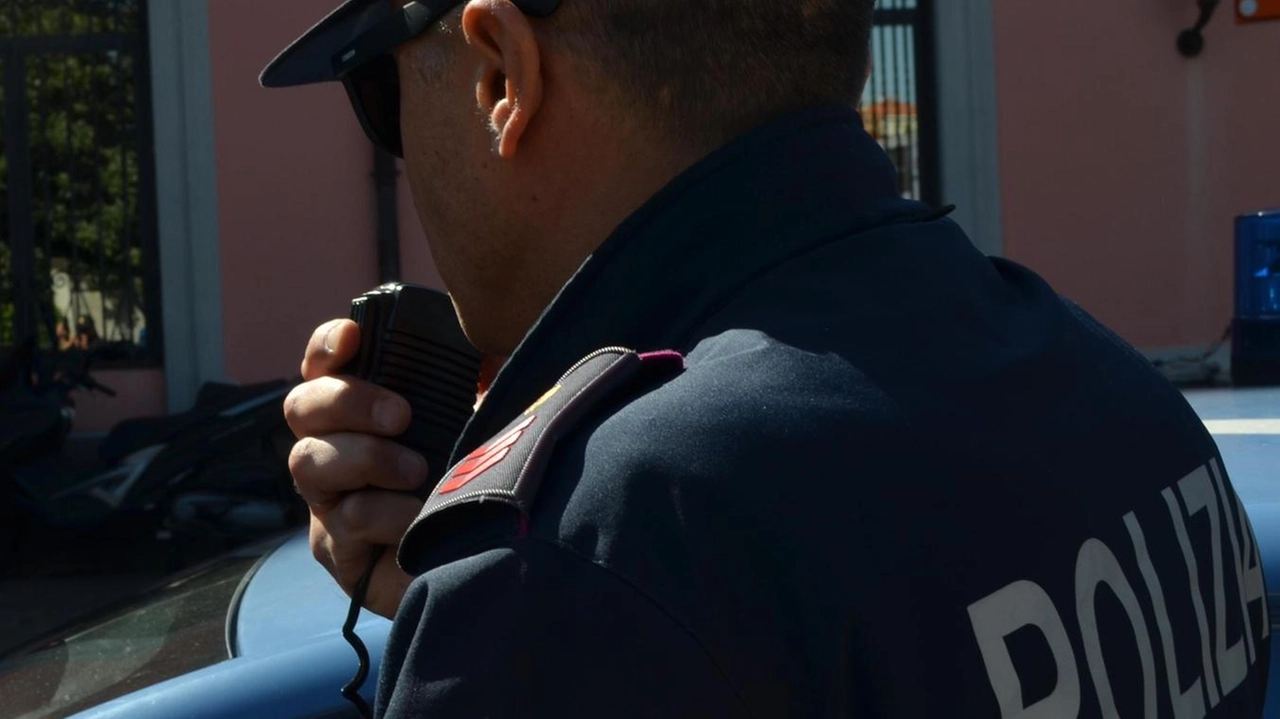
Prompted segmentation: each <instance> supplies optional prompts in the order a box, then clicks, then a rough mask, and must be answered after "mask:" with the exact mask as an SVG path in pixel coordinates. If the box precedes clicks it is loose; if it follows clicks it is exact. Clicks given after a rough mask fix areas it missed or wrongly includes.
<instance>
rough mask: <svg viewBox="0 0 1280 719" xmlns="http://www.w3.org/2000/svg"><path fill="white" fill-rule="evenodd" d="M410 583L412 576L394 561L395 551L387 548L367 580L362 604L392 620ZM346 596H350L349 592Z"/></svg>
mask: <svg viewBox="0 0 1280 719" xmlns="http://www.w3.org/2000/svg"><path fill="white" fill-rule="evenodd" d="M357 581H358V580H357ZM411 584H413V577H411V576H409V575H408V574H405V571H404V570H403V569H401V568H400V565H399V564H397V563H396V553H395V552H394V551H392V550H388V551H386V552H384V553H383V555H382V557H381V558H379V559H378V567H377V569H375V570H374V572H373V577H372V578H371V579H370V580H369V590H368V592H366V593H365V596H364V606H365V608H366V609H368V610H369V611H371V612H373V613H374V614H377V615H379V616H382V617H386V618H387V619H392V620H394V619H395V618H396V612H397V611H398V610H399V609H400V602H402V601H403V600H404V595H405V594H406V593H407V592H408V591H409V585H411ZM353 590H354V585H353ZM347 596H351V595H350V593H348V595H347Z"/></svg>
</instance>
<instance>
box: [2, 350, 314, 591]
mask: <svg viewBox="0 0 1280 719" xmlns="http://www.w3.org/2000/svg"><path fill="white" fill-rule="evenodd" d="M97 356H98V353H96V352H95V351H93V350H91V351H89V353H87V355H86V356H85V359H84V361H83V363H82V364H80V365H79V366H73V367H72V369H70V370H66V369H64V370H62V371H61V372H58V373H56V374H55V375H54V376H56V377H57V379H56V380H54V381H50V380H45V381H44V382H37V383H34V384H31V383H28V387H27V388H26V389H25V391H24V390H23V389H22V388H21V386H20V385H22V384H24V383H23V382H22V381H19V382H17V383H16V384H17V385H18V386H17V387H15V386H14V384H15V383H13V382H11V383H10V384H11V386H10V388H9V389H8V390H4V389H0V480H3V484H4V485H5V488H6V490H7V491H8V492H9V493H11V495H12V497H11V498H12V501H11V502H5V504H8V505H10V506H13V507H16V508H17V511H18V512H20V513H21V515H22V517H23V518H26V519H32V520H34V521H36V522H38V523H39V524H41V525H44V526H46V527H49V528H53V529H56V530H58V531H60V532H61V531H74V532H84V531H88V530H105V531H109V532H112V533H114V534H120V533H122V532H125V533H128V534H129V535H131V536H135V537H139V538H141V539H151V538H154V539H158V540H160V541H163V542H166V543H168V546H169V548H170V549H169V552H168V555H169V563H170V565H185V564H189V563H191V562H193V561H197V560H199V559H202V558H204V557H205V556H207V555H209V554H211V553H215V552H218V551H222V550H224V549H226V548H227V547H229V546H233V545H235V544H238V543H240V542H242V541H245V540H249V539H253V538H256V537H260V536H263V535H265V534H270V533H274V532H278V531H280V530H282V529H285V528H287V527H289V526H292V525H294V524H297V523H300V522H301V521H302V519H303V518H304V517H305V516H306V509H305V506H304V505H302V503H301V502H300V500H299V499H298V498H297V496H296V494H295V493H294V492H293V489H292V482H291V480H290V478H289V474H288V467H287V456H288V450H289V446H290V445H291V443H292V442H291V440H292V437H291V435H290V434H289V431H288V428H287V426H286V425H285V423H284V419H283V413H282V412H281V409H280V405H281V403H282V402H283V400H284V397H285V396H286V395H287V394H288V392H289V390H290V389H291V387H292V384H291V383H290V382H288V381H285V380H279V381H274V382H268V383H264V384H258V385H252V386H244V387H240V386H235V385H226V384H208V385H205V386H204V387H203V388H201V390H200V393H199V395H198V397H197V400H196V404H195V406H194V407H193V408H192V409H191V410H189V411H187V412H184V413H181V414H175V415H169V416H166V417H157V418H148V419H137V420H127V421H125V422H122V423H121V424H119V425H117V426H116V427H115V428H114V429H113V430H112V431H111V432H110V433H109V434H108V435H107V437H106V438H105V439H104V440H103V441H102V442H101V444H100V445H99V448H98V457H97V458H96V462H93V463H92V465H93V466H91V467H89V468H88V469H87V470H86V469H83V468H80V469H77V468H73V467H72V466H71V464H70V463H69V462H68V458H67V457H66V456H65V453H64V452H63V451H62V449H63V446H64V444H65V440H66V437H67V433H68V432H69V430H70V426H71V421H72V420H73V419H74V404H73V402H72V399H71V390H72V389H75V388H82V389H83V388H92V389H95V390H97V391H107V392H110V390H109V389H108V388H104V387H103V386H102V385H100V384H99V383H97V381H96V380H94V379H93V377H92V374H91V372H90V369H91V366H92V364H93V361H94V360H95V359H96V357H97ZM18 374H19V377H20V379H21V378H25V377H29V376H31V375H30V373H28V372H19V373H18ZM55 416H56V417H57V419H56V420H55V419H53V418H54V417H55ZM0 501H3V498H2V497H0ZM3 531H5V530H4V529H3V528H0V532H3ZM0 550H3V546H0ZM170 568H172V566H171V567H170Z"/></svg>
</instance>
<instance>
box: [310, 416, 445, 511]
mask: <svg viewBox="0 0 1280 719" xmlns="http://www.w3.org/2000/svg"><path fill="white" fill-rule="evenodd" d="M427 469H428V468H427V461H426V460H425V459H423V457H422V455H420V454H418V453H417V452H414V451H413V450H411V449H408V448H407V447H403V446H401V445H399V444H397V443H395V442H392V441H391V440H388V439H381V438H378V437H372V436H370V435H367V434H335V435H328V436H325V437H308V438H305V439H303V440H301V441H299V442H298V443H297V444H295V445H294V446H293V451H292V452H290V453H289V472H290V473H291V474H292V475H293V483H294V485H295V486H296V487H297V489H298V494H300V495H302V499H303V500H304V501H305V502H306V503H307V505H308V506H309V507H311V510H312V511H313V512H319V513H323V512H326V511H328V510H329V509H331V508H332V507H333V505H334V504H336V503H337V502H338V501H339V500H341V499H342V498H343V497H344V496H346V495H347V494H350V493H351V492H356V491H359V490H363V489H367V488H370V487H373V488H381V489H389V490H394V491H396V492H399V493H405V492H413V491H415V490H417V489H419V488H421V487H422V485H423V484H424V483H425V482H426V481H427Z"/></svg>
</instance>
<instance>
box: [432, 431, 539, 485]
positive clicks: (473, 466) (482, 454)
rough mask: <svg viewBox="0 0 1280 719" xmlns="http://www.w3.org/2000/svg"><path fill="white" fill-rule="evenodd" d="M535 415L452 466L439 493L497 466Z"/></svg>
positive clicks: (469, 480) (470, 480)
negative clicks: (455, 465)
mask: <svg viewBox="0 0 1280 719" xmlns="http://www.w3.org/2000/svg"><path fill="white" fill-rule="evenodd" d="M537 419H538V418H537V416H533V417H530V418H528V419H526V420H525V421H523V422H521V423H520V424H519V425H518V426H517V427H516V428H515V429H513V430H511V431H510V432H507V433H506V434H504V435H502V436H501V437H499V438H498V439H496V440H494V441H493V443H491V444H489V445H487V446H484V447H481V448H480V449H477V450H476V451H474V452H472V453H471V454H469V455H467V458H466V459H464V460H462V462H461V463H459V464H458V466H457V467H454V469H453V473H452V474H451V475H450V476H449V480H448V481H447V482H445V483H444V484H443V485H441V486H440V491H439V493H440V494H450V493H452V492H456V491H458V490H459V489H462V488H463V487H465V486H467V485H468V484H470V483H471V482H472V481H474V480H475V479H476V478H477V477H479V476H480V475H482V474H484V473H485V472H488V471H489V470H491V469H493V468H494V467H496V466H498V464H499V463H500V462H502V460H504V459H506V458H507V455H509V454H511V448H512V447H515V445H516V442H519V441H520V437H522V436H523V435H524V433H525V430H527V429H529V427H530V426H532V425H533V423H534V421H536V420H537Z"/></svg>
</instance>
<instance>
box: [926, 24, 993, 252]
mask: <svg viewBox="0 0 1280 719" xmlns="http://www.w3.org/2000/svg"><path fill="white" fill-rule="evenodd" d="M933 13H934V37H935V38H936V42H937V52H936V54H935V57H936V58H937V63H938V68H937V70H938V72H937V82H938V113H939V117H938V147H939V152H940V153H941V157H940V158H939V160H940V162H939V165H940V167H941V171H942V178H941V180H942V183H941V184H942V201H943V202H944V203H946V204H954V205H956V207H957V209H956V212H955V214H954V215H953V218H954V219H955V220H956V222H958V223H959V224H960V226H962V227H963V228H964V229H965V230H966V231H967V232H968V233H969V237H970V239H972V240H973V243H974V244H975V245H977V246H978V248H979V249H981V250H982V251H983V252H985V253H987V254H989V255H1001V254H1003V253H1004V236H1003V225H1002V217H1001V202H1000V143H999V127H998V120H999V117H998V106H997V104H996V99H997V98H996V53H995V26H994V16H993V11H992V0H935V2H934V9H933Z"/></svg>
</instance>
